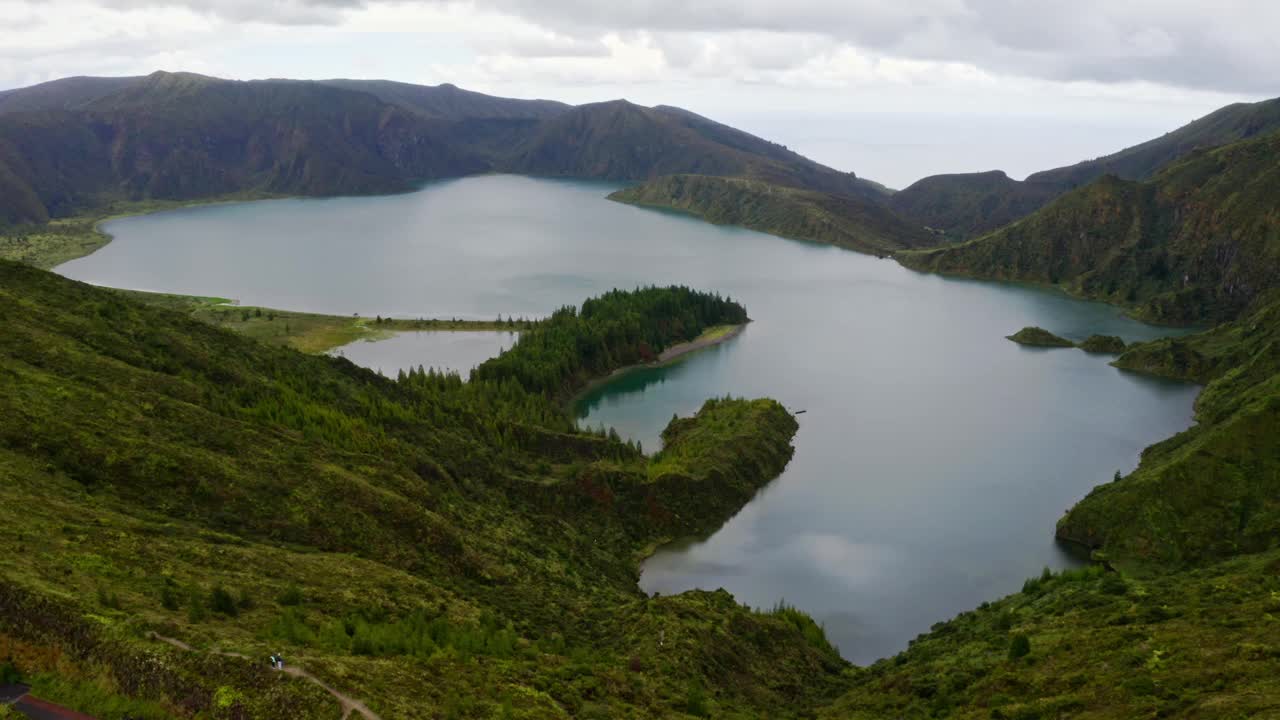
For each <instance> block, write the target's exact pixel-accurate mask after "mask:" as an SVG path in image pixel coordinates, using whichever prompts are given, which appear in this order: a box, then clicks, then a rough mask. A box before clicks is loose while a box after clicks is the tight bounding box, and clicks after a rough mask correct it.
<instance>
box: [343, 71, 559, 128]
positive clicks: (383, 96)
mask: <svg viewBox="0 0 1280 720" xmlns="http://www.w3.org/2000/svg"><path fill="white" fill-rule="evenodd" d="M320 82H321V84H323V85H331V86H333V87H337V88H342V89H343V90H356V91H359V92H367V93H369V94H370V95H373V96H374V97H377V98H378V99H379V100H381V101H383V102H385V103H390V104H392V105H397V106H399V107H402V108H404V109H406V110H412V111H414V112H416V113H419V114H421V115H423V116H425V117H430V118H436V119H444V120H464V119H469V118H504V119H515V118H545V117H551V116H552V115H558V114H560V113H562V112H565V111H566V110H568V109H570V108H571V107H572V106H571V105H566V104H565V103H562V102H556V101H554V100H515V99H512V98H502V97H494V96H492V95H484V94H482V93H478V92H471V91H470V90H463V89H462V88H459V87H458V86H456V85H452V84H449V83H445V84H443V85H435V86H429V85H413V84H410V83H402V82H393V81H391V80H321V81H320Z"/></svg>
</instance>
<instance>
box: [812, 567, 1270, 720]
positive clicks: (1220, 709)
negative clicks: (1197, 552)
mask: <svg viewBox="0 0 1280 720" xmlns="http://www.w3.org/2000/svg"><path fill="white" fill-rule="evenodd" d="M1277 613H1280V552H1277V551H1274V550H1273V551H1270V552H1268V553H1265V554H1262V555H1254V556H1247V557H1243V558H1239V559H1236V560H1232V561H1229V562H1224V563H1222V564H1219V565H1214V566H1211V567H1207V568H1204V569H1202V570H1197V571H1194V572H1179V573H1168V574H1157V575H1152V576H1148V577H1142V578H1134V577H1124V576H1121V575H1119V574H1117V573H1114V572H1107V571H1104V570H1103V569H1102V568H1101V567H1096V566H1095V567H1092V568H1087V569H1084V570H1078V571H1068V572H1065V573H1061V574H1058V575H1051V574H1049V573H1048V572H1047V571H1046V574H1045V575H1044V576H1042V577H1041V578H1034V579H1030V580H1028V581H1027V582H1026V584H1025V585H1024V588H1023V590H1022V592H1021V593H1018V594H1015V595H1012V596H1010V597H1008V598H1005V599H1003V600H999V601H997V602H992V603H989V604H988V603H983V605H982V606H980V607H979V608H977V609H976V610H973V611H970V612H964V613H960V614H959V615H958V616H957V617H955V618H954V619H952V620H949V621H947V622H940V623H938V624H937V625H934V626H933V629H932V630H931V631H930V632H928V633H926V634H924V635H921V636H920V637H918V638H916V639H915V641H913V642H912V644H911V647H910V648H909V649H907V650H906V651H905V652H903V653H902V654H900V655H898V656H897V657H895V658H893V659H892V660H885V661H881V662H878V663H876V664H875V665H873V666H871V667H870V668H868V669H866V670H860V671H855V672H853V673H851V682H852V683H853V686H854V687H853V689H852V690H851V691H850V692H848V693H847V694H845V695H844V696H843V697H842V698H840V699H839V700H838V701H837V702H835V703H834V704H833V705H832V706H830V707H829V708H825V709H824V710H823V711H821V712H820V713H819V717H822V718H830V719H831V720H835V719H836V718H841V719H845V720H864V719H865V720H872V719H879V718H956V719H957V720H969V719H971V720H979V719H981V720H987V719H988V718H1066V717H1070V718H1088V719H1091V720H1095V719H1101V718H1115V719H1116V720H1124V719H1128V718H1140V717H1169V718H1175V717H1176V718H1264V717H1274V715H1275V713H1276V711H1277V704H1276V703H1277V701H1276V698H1277V697H1280V680H1278V678H1280V623H1277V622H1275V620H1274V618H1275V617H1276V614H1277Z"/></svg>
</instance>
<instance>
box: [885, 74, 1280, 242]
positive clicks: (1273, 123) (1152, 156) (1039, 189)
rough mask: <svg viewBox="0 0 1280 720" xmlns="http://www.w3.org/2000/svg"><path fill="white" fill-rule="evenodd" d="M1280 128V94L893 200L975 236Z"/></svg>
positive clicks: (917, 188) (932, 182)
mask: <svg viewBox="0 0 1280 720" xmlns="http://www.w3.org/2000/svg"><path fill="white" fill-rule="evenodd" d="M1277 130H1280V99H1275V100H1267V101H1265V102H1259V103H1252V104H1249V103H1236V104H1234V105H1228V106H1227V107H1224V108H1221V109H1219V110H1217V111H1215V112H1213V113H1210V114H1209V115H1206V116H1205V117H1203V118H1200V119H1199V120H1196V121H1195V122H1192V123H1190V124H1188V125H1185V126H1183V127H1181V128H1179V129H1177V130H1175V131H1173V132H1170V133H1166V134H1165V135H1163V136H1161V137H1158V138H1155V139H1153V140H1150V141H1147V142H1145V143H1142V144H1141V145H1135V146H1134V147H1131V148H1127V149H1125V150H1121V151H1120V152H1118V153H1114V154H1112V155H1107V156H1105V157H1101V158H1097V159H1095V160H1088V161H1085V162H1081V163H1077V164H1075V165H1072V166H1070V167H1064V168H1057V169H1054V170H1046V171H1043V172H1038V173H1034V174H1032V175H1030V176H1029V177H1028V178H1027V179H1026V180H1024V181H1017V180H1012V179H1010V178H1009V177H1007V176H1006V175H1005V174H1004V173H1003V172H1000V171H998V170H997V171H993V172H985V173H962V174H956V175H935V176H933V177H927V178H924V179H923V180H920V181H918V182H916V183H915V184H913V185H912V186H911V187H908V188H907V189H905V190H902V191H901V192H899V193H897V194H895V195H894V196H893V197H892V198H891V199H890V205H891V207H892V208H893V209H894V210H895V211H896V212H898V213H899V214H900V215H902V216H903V217H904V218H906V219H909V220H911V221H913V222H917V223H922V224H924V225H927V226H929V227H931V228H934V229H937V230H941V231H945V232H946V233H947V234H948V236H950V237H952V238H954V239H961V240H963V239H966V238H974V237H978V236H980V235H983V234H985V233H987V232H990V231H992V230H995V229H997V228H1000V227H1003V226H1005V225H1007V224H1009V223H1012V222H1014V221H1016V220H1018V219H1020V218H1023V217H1026V216H1027V215H1030V214H1031V213H1033V212H1035V211H1036V210H1038V209H1040V208H1041V207H1043V206H1045V205H1047V204H1048V203H1049V202H1051V201H1052V200H1053V199H1055V198H1057V197H1059V196H1060V195H1062V194H1064V193H1067V192H1069V191H1071V190H1074V189H1076V188H1078V187H1081V186H1084V185H1088V184H1089V183H1091V182H1093V181H1094V180H1097V179H1098V178H1101V177H1103V176H1104V175H1112V176H1115V177H1118V178H1120V179H1122V180H1134V181H1137V180H1146V179H1149V178H1151V177H1153V176H1154V175H1155V174H1156V173H1157V172H1158V171H1159V170H1160V169H1161V168H1163V167H1164V166H1165V165H1167V164H1169V163H1172V162H1175V161H1178V160H1181V159H1182V158H1185V157H1187V156H1189V155H1191V154H1192V153H1194V152H1196V151H1198V150H1204V149H1207V148H1213V147H1218V146H1222V145H1227V144H1230V143H1234V142H1238V141H1241V140H1247V139H1249V138H1253V137H1259V136H1262V135H1266V134H1268V133H1271V132H1275V131H1277Z"/></svg>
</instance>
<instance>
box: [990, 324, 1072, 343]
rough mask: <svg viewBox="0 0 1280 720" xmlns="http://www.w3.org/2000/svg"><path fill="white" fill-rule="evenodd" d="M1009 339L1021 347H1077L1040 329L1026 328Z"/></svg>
mask: <svg viewBox="0 0 1280 720" xmlns="http://www.w3.org/2000/svg"><path fill="white" fill-rule="evenodd" d="M1007 337H1008V339H1009V340H1012V341H1014V342H1016V343H1018V344H1019V345H1031V346H1033V347H1075V345H1076V344H1075V343H1073V342H1071V341H1070V340H1067V339H1066V338H1060V337H1058V336H1057V335H1054V334H1053V333H1051V332H1049V331H1048V330H1045V329H1044V328H1040V327H1024V328H1022V329H1021V330H1019V331H1018V332H1016V333H1014V334H1012V335H1009V336H1007Z"/></svg>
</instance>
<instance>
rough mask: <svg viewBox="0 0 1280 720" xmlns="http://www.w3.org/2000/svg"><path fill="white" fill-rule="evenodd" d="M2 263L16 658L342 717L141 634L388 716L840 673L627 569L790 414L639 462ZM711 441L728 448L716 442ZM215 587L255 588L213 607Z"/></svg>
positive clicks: (594, 705)
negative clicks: (229, 607)
mask: <svg viewBox="0 0 1280 720" xmlns="http://www.w3.org/2000/svg"><path fill="white" fill-rule="evenodd" d="M0 279H2V280H3V282H0V322H3V323H4V326H5V328H6V332H5V333H4V334H3V336H0V383H2V384H3V386H4V389H5V391H4V392H3V393H0V473H2V474H3V475H4V477H5V482H3V483H0V494H3V496H4V497H3V502H0V508H2V509H0V513H2V514H3V522H0V546H2V550H0V558H2V559H0V574H2V576H3V579H4V582H3V583H0V591H2V592H0V603H3V604H4V605H5V607H7V608H9V610H8V611H6V612H0V644H4V646H5V647H8V648H10V652H9V654H11V655H13V656H14V657H15V658H17V660H18V663H19V665H20V669H22V670H23V671H24V672H26V673H28V674H31V673H34V674H37V675H38V674H39V673H41V672H48V671H51V670H55V669H56V670H57V672H58V673H59V674H60V676H63V677H65V678H66V680H67V682H68V683H72V684H77V683H78V684H80V685H88V686H93V687H97V688H98V689H99V691H101V692H105V693H106V694H107V695H109V696H116V697H118V696H121V695H122V694H123V695H128V696H131V697H134V698H138V699H142V700H145V701H148V702H153V703H159V704H160V705H162V706H164V707H165V708H166V709H167V711H168V712H174V713H177V714H180V715H190V714H193V713H195V714H203V716H209V717H223V716H233V715H234V716H248V717H256V716H271V717H314V716H324V714H325V713H329V712H332V713H333V715H335V716H336V706H332V707H331V708H330V705H331V704H329V705H327V704H326V703H327V701H326V700H325V699H324V698H323V697H316V695H315V693H313V692H312V690H313V689H312V688H309V687H307V686H301V685H298V686H295V684H293V683H288V684H278V683H276V682H275V678H274V677H272V676H271V675H270V674H269V673H268V672H266V671H265V670H264V669H263V666H262V664H260V663H250V662H242V661H237V660H234V659H230V658H216V657H212V656H207V655H199V654H185V653H180V652H177V651H172V650H169V649H167V648H164V647H160V646H157V645H155V644H154V643H147V642H145V641H144V640H143V639H142V638H141V633H143V632H144V631H145V630H148V629H158V630H160V631H161V632H162V633H163V634H167V635H173V636H177V637H180V638H182V639H185V640H188V641H191V642H193V643H195V644H197V645H199V646H219V647H222V648H226V649H234V650H237V651H241V652H247V653H248V654H250V655H254V656H261V655H263V654H264V653H265V652H267V651H269V650H272V651H274V650H282V651H283V652H284V653H285V654H286V656H289V657H291V658H293V659H294V661H295V662H300V663H301V664H303V665H304V666H305V667H307V668H309V669H311V670H313V671H314V672H316V673H318V674H319V675H320V676H321V677H323V678H325V679H326V680H327V681H329V682H331V683H333V684H335V685H338V686H340V687H342V688H343V689H345V690H347V691H349V692H351V693H352V694H353V695H355V696H357V697H360V698H362V699H365V700H367V701H368V702H369V704H370V705H371V706H373V707H374V709H375V710H379V711H382V712H384V713H385V714H386V716H390V717H436V716H439V715H441V714H451V715H453V716H457V717H490V716H492V715H494V714H500V713H502V712H504V710H503V708H504V707H505V706H510V708H511V713H512V716H514V717H566V716H570V715H573V716H578V717H584V716H585V717H591V716H601V717H603V716H609V717H651V716H655V715H665V716H673V715H674V716H678V715H679V714H680V713H681V712H682V711H684V710H690V709H692V710H700V709H702V708H704V707H709V708H712V709H714V710H715V711H716V712H717V714H718V715H720V716H726V717H733V716H742V717H753V716H758V715H760V714H769V715H774V716H787V715H792V714H798V713H804V712H805V711H806V708H812V707H814V706H815V705H816V704H818V703H819V702H821V701H822V699H823V698H824V697H828V696H829V695H830V694H831V693H832V692H834V690H835V685H834V683H835V681H836V680H837V679H838V676H839V673H840V671H841V669H842V668H843V667H844V664H843V662H842V661H840V660H839V658H838V657H837V656H835V655H834V654H833V653H832V652H831V651H830V649H829V648H828V647H825V644H824V643H823V642H818V641H817V640H816V639H815V638H820V633H817V629H816V627H814V626H812V623H811V622H808V621H807V620H805V619H804V618H803V617H798V616H796V615H795V614H794V613H790V612H784V613H780V614H777V615H771V614H760V613H755V612H752V611H749V610H747V609H746V608H743V607H741V606H739V605H737V604H736V603H735V602H734V601H733V600H732V598H730V597H729V596H728V595H726V594H723V593H690V594H685V595H681V596H676V597H670V598H661V599H648V598H645V597H644V596H643V595H642V594H641V593H640V592H639V591H638V590H637V588H636V586H635V577H636V564H635V563H636V561H637V558H638V557H640V555H641V553H643V552H644V551H645V549H646V548H649V547H652V546H653V544H654V543H657V542H660V541H661V540H662V539H664V538H668V537H672V536H676V535H683V534H686V533H689V532H695V531H705V530H708V529H711V528H714V527H715V526H717V525H718V524H719V523H721V522H723V520H724V519H725V518H727V517H728V515H729V514H731V513H732V512H734V511H735V510H736V509H737V508H738V507H740V505H741V503H742V502H744V501H745V499H746V498H747V497H749V495H750V493H751V492H752V491H753V489H754V488H755V487H758V486H759V485H760V484H761V483H763V482H766V481H767V480H768V479H769V478H770V477H772V476H773V475H775V474H776V473H777V472H778V471H780V470H781V468H782V466H783V465H784V464H785V462H786V460H787V458H789V457H790V452H791V451H790V442H789V441H790V436H791V434H792V433H794V431H795V423H794V420H792V419H791V418H790V416H789V415H787V413H786V412H785V410H783V409H782V408H781V407H780V406H779V405H777V404H776V403H773V402H771V401H754V402H745V401H721V402H716V403H711V404H709V405H708V406H707V407H706V408H704V410H703V412H702V413H701V414H700V416H699V419H698V420H696V421H694V422H693V424H692V427H693V429H694V430H695V432H690V433H688V437H689V438H690V440H689V442H695V441H696V442H697V444H698V448H699V450H698V452H682V451H681V449H680V442H679V441H676V442H674V443H673V445H672V447H670V448H668V450H669V452H670V453H672V454H673V455H672V456H673V457H679V458H681V461H680V462H679V463H678V464H676V465H675V466H674V468H673V467H671V466H670V458H668V461H667V462H666V463H664V464H663V466H662V467H663V468H664V471H663V472H662V473H661V474H659V475H657V476H654V477H651V473H650V471H649V469H648V465H649V461H648V460H647V459H645V458H643V457H642V456H639V455H638V454H636V453H635V452H634V450H632V449H631V448H629V447H628V446H627V445H625V444H620V443H617V442H614V441H610V440H609V439H607V438H602V437H599V436H594V435H583V434H564V433H563V432H560V431H558V430H556V429H554V428H551V427H541V426H539V425H537V424H533V425H530V424H527V423H525V422H523V421H520V420H519V419H518V418H519V417H521V416H512V417H515V418H517V419H515V420H506V419H504V417H503V416H502V415H500V414H496V413H497V410H495V409H494V408H500V407H515V405H512V404H511V403H512V402H513V400H517V401H518V402H523V403H525V404H528V403H530V402H532V399H528V400H522V401H520V400H518V398H519V397H520V395H519V393H518V392H517V391H516V390H515V388H512V387H510V386H507V385H503V386H501V387H498V386H492V387H490V386H486V385H485V383H483V382H481V383H479V385H477V383H476V382H475V381H473V382H472V383H469V384H461V383H456V384H453V383H448V382H441V383H437V384H436V385H434V386H433V385H432V383H429V382H425V381H423V382H419V383H418V384H417V385H413V386H410V385H404V384H397V383H394V382H391V381H388V380H385V379H382V378H379V377H378V376H376V375H374V374H372V373H369V372H367V371H364V370H362V369H360V368H356V367H354V366H352V365H350V364H349V363H347V362H345V361H342V360H337V359H330V358H325V357H314V356H306V355H302V354H299V353H296V352H293V351H290V350H286V349H280V348H272V347H269V346H267V345H263V344H261V343H257V342H254V341H252V340H250V339H247V338H243V337H241V336H239V335H236V334H234V333H230V332H226V331H225V330H221V329H218V328H216V327H211V326H209V325H207V324H205V323H201V322H198V321H196V320H193V319H190V318H188V317H187V316H185V315H184V314H182V313H179V312H174V311H170V310H165V309H163V308H156V307H150V306H147V305H142V304H138V303H136V302H133V301H131V300H129V299H128V298H126V297H123V296H121V295H120V294H118V293H115V292H111V291H106V290H101V289H97V288H92V287H90V286H87V285H83V284H80V283H74V282H71V281H67V280H65V279H62V278H58V277H57V276H54V275H51V274H48V273H43V272H41V271H37V270H34V269H31V268H28V267H25V266H22V265H17V264H12V263H4V262H0ZM486 387H489V388H490V389H486ZM433 388H434V389H433ZM489 396H492V397H491V399H488V400H486V399H485V398H486V397H489ZM503 397H505V398H506V399H505V400H502V403H506V405H503V404H501V403H499V404H498V405H494V404H493V403H494V402H495V401H498V400H500V399H501V398H503ZM528 417H536V414H533V415H528ZM566 422H567V421H566ZM704 427H705V428H707V429H706V430H703V431H698V429H699V428H704ZM717 438H720V439H721V441H722V442H724V443H725V444H728V445H732V447H733V448H734V449H735V451H736V452H735V453H733V454H732V457H728V456H724V455H721V454H712V453H705V452H703V451H702V449H705V448H714V447H715V446H716V439H717ZM726 458H727V459H726ZM722 461H724V462H725V464H723V466H721V462H722ZM667 470H671V471H670V472H668V471H667ZM689 479H700V480H699V481H698V482H696V483H690V482H689V481H688V480H689ZM217 586H222V587H224V588H226V589H227V590H228V591H229V592H230V594H231V596H232V597H234V598H237V599H238V598H240V597H241V596H242V595H243V596H245V597H246V598H247V602H245V603H244V606H243V607H241V608H239V609H238V610H236V611H235V613H234V614H232V613H230V612H218V611H216V610H214V609H212V608H216V607H219V606H218V604H217V603H216V602H213V601H212V599H211V594H212V593H213V590H214V589H215V588H216V587H217ZM295 586H296V587H297V588H298V589H299V592H298V593H297V595H298V596H299V597H295V598H288V596H289V594H290V592H289V591H290V589H291V588H293V587H295ZM282 598H286V599H282ZM299 603H300V604H299ZM224 610H225V608H224ZM415 623H418V625H415ZM415 627H422V628H424V629H422V630H421V631H418V630H415V629H414V628H415ZM815 633H817V634H815ZM660 640H662V641H663V642H659V641H660ZM59 658H61V659H59ZM139 663H142V665H139ZM139 667H145V668H147V669H146V671H145V673H142V674H139V673H138V668H139ZM143 680H145V682H144V681H143ZM267 681H271V683H272V685H271V687H273V688H277V689H276V690H272V691H270V692H266V691H264V690H263V687H264V686H263V683H264V682H267ZM76 696H78V695H77V693H75V692H71V691H70V690H67V691H66V692H65V693H64V695H63V696H61V697H54V698H52V699H55V700H57V699H63V700H67V701H75V697H76ZM241 696H243V697H241ZM238 697H239V698H240V699H238V700H237V699H236V698H238ZM219 699H221V700H222V701H224V702H223V705H224V706H222V707H220V706H219ZM321 707H326V708H330V709H327V710H324V711H321V710H320V709H319V708H321ZM89 709H93V710H94V711H95V712H103V716H104V717H121V714H120V713H115V714H112V713H111V712H107V711H105V710H103V706H101V705H94V706H92V707H90V708H89ZM236 713H243V715H235V714H236Z"/></svg>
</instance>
